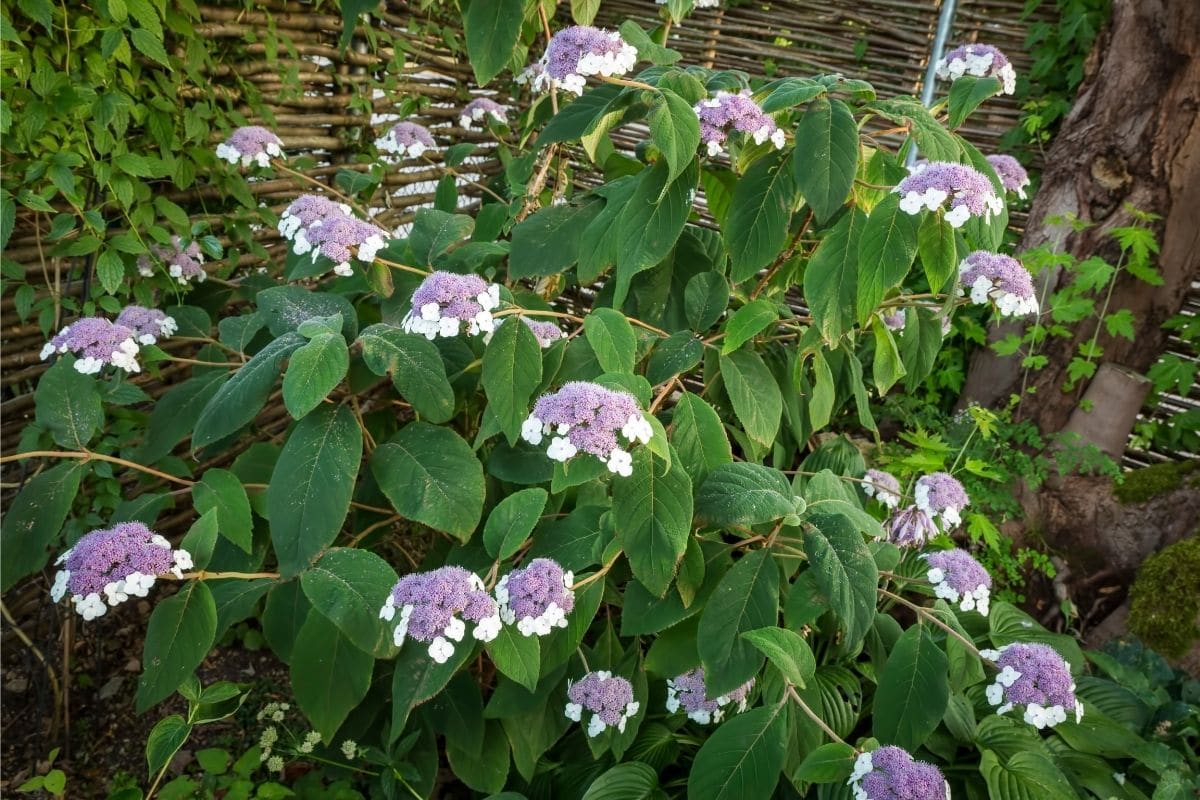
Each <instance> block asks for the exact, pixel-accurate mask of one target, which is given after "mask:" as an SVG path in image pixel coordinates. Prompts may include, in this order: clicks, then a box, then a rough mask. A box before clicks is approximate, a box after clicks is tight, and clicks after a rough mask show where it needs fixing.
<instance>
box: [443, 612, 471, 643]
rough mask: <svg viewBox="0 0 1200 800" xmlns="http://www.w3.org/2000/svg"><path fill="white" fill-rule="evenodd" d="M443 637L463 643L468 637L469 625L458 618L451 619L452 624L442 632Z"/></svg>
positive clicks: (448, 624)
mask: <svg viewBox="0 0 1200 800" xmlns="http://www.w3.org/2000/svg"><path fill="white" fill-rule="evenodd" d="M442 635H443V636H445V637H446V638H447V639H452V640H454V641H456V642H461V641H462V640H463V637H464V636H466V635H467V624H466V623H465V622H463V621H462V620H461V619H459V618H458V617H451V618H450V622H448V623H447V624H446V628H445V629H444V630H443V631H442Z"/></svg>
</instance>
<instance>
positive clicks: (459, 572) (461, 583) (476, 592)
mask: <svg viewBox="0 0 1200 800" xmlns="http://www.w3.org/2000/svg"><path fill="white" fill-rule="evenodd" d="M397 609H399V611H400V619H399V621H398V622H397V623H396V627H395V629H394V631H393V634H392V638H393V641H395V643H396V646H397V647H402V646H403V645H404V641H405V639H406V638H409V637H411V638H413V639H416V640H417V641H418V642H425V643H428V644H429V656H430V658H432V659H433V660H434V661H436V662H437V663H439V664H444V663H446V661H447V660H448V659H449V658H450V656H452V655H454V646H455V643H457V642H461V641H462V640H463V638H464V637H465V636H466V633H467V626H466V622H473V623H475V628H474V629H473V630H472V631H471V635H472V636H474V637H475V638H476V639H478V640H479V641H481V642H490V641H492V640H493V639H495V638H496V636H497V634H499V633H500V624H501V623H500V611H499V608H498V607H497V605H496V601H495V600H494V599H493V598H492V596H491V595H490V594H488V593H487V590H486V589H485V588H484V585H483V581H482V580H480V579H479V576H478V575H476V574H475V573H473V572H469V571H467V570H465V569H463V568H462V567H455V566H451V567H441V568H439V569H435V570H433V571H431V572H417V573H413V574H410V575H405V576H404V577H403V578H401V579H400V580H399V581H398V582H397V583H396V585H395V586H394V587H392V591H391V593H389V594H388V597H387V600H386V601H385V602H384V604H383V608H381V609H380V611H379V617H380V619H385V620H388V621H389V622H390V621H391V620H393V619H394V618H395V616H396V611H397ZM464 620H465V621H466V622H464Z"/></svg>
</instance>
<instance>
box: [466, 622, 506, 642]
mask: <svg viewBox="0 0 1200 800" xmlns="http://www.w3.org/2000/svg"><path fill="white" fill-rule="evenodd" d="M500 628H501V622H500V617H499V616H495V617H486V618H485V619H482V620H480V621H479V623H478V624H477V625H476V626H475V628H474V630H472V631H471V635H472V636H474V637H475V638H476V639H478V640H479V641H481V642H490V641H492V640H493V639H495V638H496V637H497V636H499V635H500Z"/></svg>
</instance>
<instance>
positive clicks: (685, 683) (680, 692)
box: [667, 667, 754, 725]
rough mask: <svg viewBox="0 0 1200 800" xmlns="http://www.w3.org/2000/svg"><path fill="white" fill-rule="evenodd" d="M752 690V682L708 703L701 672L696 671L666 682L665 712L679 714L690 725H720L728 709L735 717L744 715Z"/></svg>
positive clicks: (702, 672)
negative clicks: (693, 723)
mask: <svg viewBox="0 0 1200 800" xmlns="http://www.w3.org/2000/svg"><path fill="white" fill-rule="evenodd" d="M753 688H754V680H753V679H751V680H749V681H746V682H745V683H743V684H742V685H741V686H739V687H737V688H736V689H734V690H733V691H731V692H727V693H726V694H723V695H720V696H718V697H715V698H713V699H712V700H709V699H708V690H707V688H705V685H704V668H703V667H698V668H696V669H693V670H691V671H689V672H685V673H683V674H682V675H678V676H676V677H675V678H671V679H668V680H667V711H668V712H669V713H671V714H674V713H675V712H676V711H680V710H682V711H683V713H685V714H687V716H688V719H690V720H692V721H693V722H698V723H700V724H701V725H709V724H712V723H715V722H720V721H721V720H722V719H723V718H724V716H725V714H726V712H729V711H730V710H731V709H732V713H734V714H737V713H740V712H742V711H745V710H746V703H747V698H748V697H749V695H750V690H751V689H753Z"/></svg>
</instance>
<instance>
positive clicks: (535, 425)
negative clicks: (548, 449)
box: [521, 415, 544, 445]
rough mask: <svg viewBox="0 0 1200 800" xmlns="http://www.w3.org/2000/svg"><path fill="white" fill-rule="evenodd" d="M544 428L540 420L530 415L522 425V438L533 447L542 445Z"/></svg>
mask: <svg viewBox="0 0 1200 800" xmlns="http://www.w3.org/2000/svg"><path fill="white" fill-rule="evenodd" d="M543 427H544V426H543V425H542V421H541V420H540V419H538V418H537V417H535V416H533V415H530V416H529V417H528V418H526V420H525V421H524V422H522V423H521V438H522V439H524V440H525V441H527V442H529V443H530V444H532V445H538V444H541V443H542V429H543Z"/></svg>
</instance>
